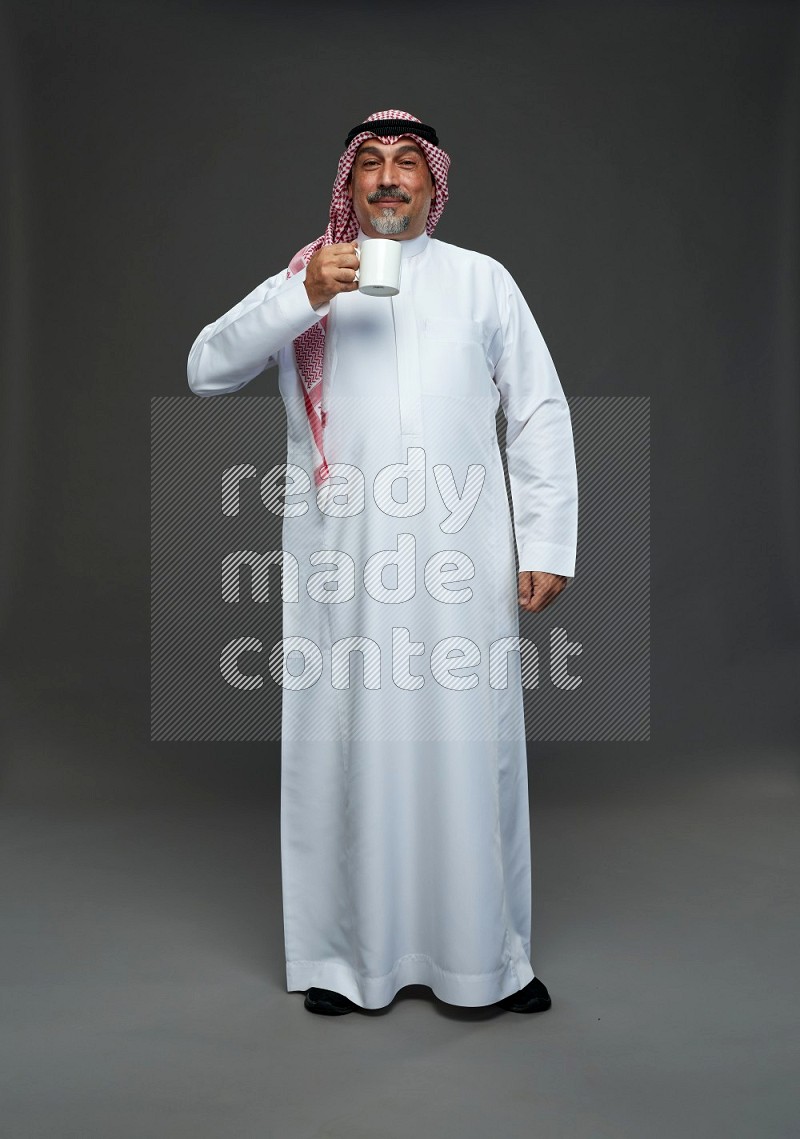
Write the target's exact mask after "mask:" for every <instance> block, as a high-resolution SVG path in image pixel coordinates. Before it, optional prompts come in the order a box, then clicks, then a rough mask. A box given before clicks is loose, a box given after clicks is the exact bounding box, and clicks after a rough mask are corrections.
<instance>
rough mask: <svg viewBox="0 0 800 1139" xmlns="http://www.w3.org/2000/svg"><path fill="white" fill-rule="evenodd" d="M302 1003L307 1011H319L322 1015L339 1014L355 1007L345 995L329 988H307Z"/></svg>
mask: <svg viewBox="0 0 800 1139" xmlns="http://www.w3.org/2000/svg"><path fill="white" fill-rule="evenodd" d="M303 1004H304V1005H305V1007H306V1008H307V1009H308V1011H309V1012H321V1013H322V1015H323V1016H341V1015H342V1013H345V1012H350V1011H351V1010H352V1009H353V1008H354V1007H355V1006H354V1004H353V1002H352V1001H350V1000H348V999H347V997H343V996H342V994H341V993H334V992H333V991H332V990H331V989H309V990H308V992H307V993H306V999H305V1000H304V1001H303Z"/></svg>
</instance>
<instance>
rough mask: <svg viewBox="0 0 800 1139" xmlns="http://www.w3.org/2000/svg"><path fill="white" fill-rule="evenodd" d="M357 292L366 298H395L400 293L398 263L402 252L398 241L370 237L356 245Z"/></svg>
mask: <svg viewBox="0 0 800 1139" xmlns="http://www.w3.org/2000/svg"><path fill="white" fill-rule="evenodd" d="M356 256H357V257H358V269H356V280H357V281H358V291H359V292H360V293H365V294H366V295H367V296H368V297H396V296H397V294H398V293H399V292H400V262H401V261H402V257H403V251H402V249H401V248H400V242H399V241H389V240H388V239H387V238H383V237H371V238H370V239H369V241H364V242H362V243H361V245H356Z"/></svg>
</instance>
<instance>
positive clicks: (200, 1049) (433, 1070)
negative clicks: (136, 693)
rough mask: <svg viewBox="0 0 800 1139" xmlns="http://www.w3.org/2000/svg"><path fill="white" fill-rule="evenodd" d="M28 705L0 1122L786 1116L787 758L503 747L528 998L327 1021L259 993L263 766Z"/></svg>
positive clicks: (268, 816) (535, 1122) (412, 1122)
mask: <svg viewBox="0 0 800 1139" xmlns="http://www.w3.org/2000/svg"><path fill="white" fill-rule="evenodd" d="M49 707H50V710H51V718H50V720H49V721H48V722H44V721H43V720H42V719H41V718H37V717H35V716H33V715H32V712H33V710H34V709H33V706H31V707H28V708H25V706H24V703H23V705H22V706H20V705H19V703H18V704H17V708H18V716H17V718H16V719H15V720H14V721H13V722H10V723H7V725H6V744H7V748H8V750H7V756H6V758H7V765H6V770H5V776H4V779H5V807H4V812H3V814H4V817H3V825H2V878H3V881H2V908H3V915H4V920H3V947H2V962H1V964H2V1007H3V1013H2V1026H3V1027H2V1032H3V1055H2V1062H1V1063H0V1082H1V1086H2V1105H3V1106H2V1119H3V1123H2V1127H0V1130H2V1134H3V1135H4V1136H7V1137H8V1139H39V1137H43V1139H44V1137H48V1139H49V1137H58V1139H66V1137H69V1139H72V1137H75V1139H109V1137H111V1136H113V1137H114V1139H161V1137H163V1139H182V1137H184V1136H186V1137H187V1139H188V1137H191V1139H212V1137H213V1139H269V1137H273V1136H274V1137H275V1139H312V1137H320V1139H322V1137H328V1139H333V1137H338V1136H341V1137H345V1136H346V1137H348V1139H367V1137H369V1139H374V1137H381V1139H407V1136H409V1135H411V1134H416V1135H419V1136H421V1137H428V1136H430V1137H437V1139H440V1137H441V1139H446V1137H450V1136H453V1137H455V1136H458V1137H459V1139H471V1137H473V1136H475V1137H477V1136H481V1137H484V1136H487V1135H492V1136H501V1137H503V1139H515V1137H517V1136H519V1137H520V1139H521V1137H523V1136H525V1137H528V1136H531V1135H533V1136H544V1137H548V1139H550V1137H553V1139H555V1137H562V1136H563V1137H565V1139H605V1137H608V1139H628V1137H630V1139H644V1137H656V1139H660V1137H662V1136H663V1137H664V1139H677V1137H685V1136H688V1137H692V1139H694V1137H702V1139H712V1137H716V1136H720V1137H725V1139H737V1137H742V1139H745V1137H746V1139H754V1137H757V1139H771V1137H778V1136H780V1137H781V1139H787V1137H789V1136H794V1135H797V1134H798V1130H799V1125H798V1121H797V1116H798V1101H797V1095H796V1092H795V1091H794V1086H793V1085H794V1078H793V1076H792V1072H793V1071H794V1070H795V1069H796V1066H797V1061H798V1055H797V1051H796V1046H795V1041H796V1036H797V1009H798V1001H797V984H796V977H795V973H796V961H797V940H798V939H797V916H796V905H795V897H794V879H795V875H793V874H792V871H793V870H794V868H795V867H796V865H797V861H796V858H797V848H798V845H800V842H799V840H798V833H797V827H796V815H797V806H798V801H800V795H799V791H800V780H799V779H798V773H797V766H796V760H795V757H794V756H792V755H791V754H790V752H788V751H786V750H780V749H778V750H776V751H775V752H774V753H772V754H764V753H760V754H757V755H756V754H754V753H750V754H748V753H742V754H733V753H731V754H728V753H719V752H711V753H708V754H703V755H695V756H687V755H683V756H680V757H678V756H667V755H660V756H659V755H658V753H657V752H656V751H655V750H654V748H653V746H652V745H626V744H620V745H605V747H604V748H603V749H599V750H598V748H584V749H579V748H573V749H571V750H570V749H566V748H563V747H552V746H550V747H543V746H541V747H539V746H537V745H534V744H531V745H530V753H531V804H532V833H533V870H534V922H535V928H534V947H535V948H534V968H535V970H536V972H537V973H539V974H540V975H541V976H542V978H543V980H544V981H545V983H546V984H547V985H548V986H549V988H550V990H551V993H552V996H553V1007H552V1009H551V1010H550V1011H549V1012H547V1013H543V1014H539V1015H536V1016H520V1015H515V1014H512V1013H505V1012H501V1011H500V1010H497V1009H491V1010H461V1009H455V1008H452V1007H450V1006H447V1005H444V1004H442V1003H441V1002H439V1001H436V1000H434V999H433V998H432V996H431V994H430V992H429V990H427V989H423V988H419V987H409V988H407V989H404V990H402V991H401V993H400V994H399V995H398V997H397V998H396V1000H395V1001H394V1003H393V1004H392V1005H391V1006H390V1008H389V1010H388V1011H385V1012H383V1011H382V1012H378V1013H352V1014H350V1015H349V1016H345V1017H337V1018H325V1017H318V1016H312V1015H311V1014H309V1013H307V1012H306V1011H305V1010H304V1009H303V1007H302V1001H303V997H302V995H301V994H299V993H291V994H289V993H287V992H286V991H285V987H284V974H283V956H282V953H283V944H282V933H283V931H282V917H281V902H280V865H279V857H278V856H279V829H278V824H279V814H278V800H277V789H278V777H279V771H278V766H277V763H276V762H275V761H274V759H273V758H270V757H268V756H266V757H265V755H264V753H263V751H258V750H257V749H254V748H252V747H250V746H249V745H238V746H236V745H231V746H229V747H227V746H221V745H174V746H173V745H161V746H158V745H152V744H149V743H148V742H147V726H146V724H140V725H137V727H139V728H141V737H140V739H139V740H138V741H137V740H136V739H135V738H132V734H131V732H130V724H129V723H126V721H125V712H124V709H122V708H121V707H120V708H114V707H113V704H112V705H109V706H107V707H105V708H103V709H95V712H94V715H93V718H92V721H91V724H89V723H88V721H86V720H85V719H82V718H81V716H79V715H77V714H75V712H74V709H71V708H70V706H69V704H68V702H64V703H63V706H61V707H59V701H58V698H57V694H53V695H52V697H51V699H50V701H49ZM120 725H124V726H125V729H126V730H124V731H123V730H122V729H121V727H120ZM134 735H135V733H134ZM90 751H91V753H92V756H93V761H92V763H87V762H86V756H87V754H88V753H89V752H90ZM599 752H601V753H602V754H599ZM137 753H141V762H140V763H139V764H138V766H137V763H136V756H137ZM212 753H213V754H212ZM245 753H246V754H245ZM98 756H100V757H102V762H98ZM254 756H255V757H256V763H257V764H258V770H257V769H256V767H255V766H253V763H254V760H253V757H254ZM259 761H260V762H259ZM20 772H24V773H25V779H21V778H20Z"/></svg>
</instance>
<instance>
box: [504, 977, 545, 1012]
mask: <svg viewBox="0 0 800 1139" xmlns="http://www.w3.org/2000/svg"><path fill="white" fill-rule="evenodd" d="M495 1004H496V1005H498V1006H499V1007H500V1008H504V1009H508V1011H509V1012H544V1010H545V1009H548V1008H550V1005H551V1004H552V1001H551V1000H550V994H549V993H548V991H547V989H546V988H545V987H544V985H543V984H542V982H541V981H540V980H539V978H538V977H534V978H533V980H532V981H530V982H529V983H528V984H527V985H526V986H525V988H524V989H520V990H519V992H518V993H512V994H511V996H510V997H503V999H502V1000H501V1001H495Z"/></svg>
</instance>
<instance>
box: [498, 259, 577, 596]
mask: <svg viewBox="0 0 800 1139" xmlns="http://www.w3.org/2000/svg"><path fill="white" fill-rule="evenodd" d="M502 279H503V285H502V288H501V290H500V295H499V296H498V303H499V306H500V314H501V338H502V351H501V353H500V356H499V359H498V360H497V363H496V366H495V372H494V381H495V383H496V385H497V387H498V389H499V391H500V400H501V404H502V407H503V411H504V413H505V416H506V420H507V427H506V459H507V462H508V476H509V483H510V486H511V499H512V504H513V507H514V532H515V538H516V545H517V554H518V556H519V569H520V571H522V570H544V571H546V572H548V573H555V574H561V575H563V576H564V577H567V578H568V579H569V581H572V579H573V577H574V574H575V554H576V547H577V537H578V479H577V471H576V467H575V450H574V444H573V438H572V422H571V419H570V413H569V404H568V403H567V400H566V397H565V395H564V392H563V389H562V387H561V383H560V381H559V379H558V374H557V372H556V369H555V365H554V364H553V360H552V358H551V356H550V353H549V351H548V349H547V345H546V344H545V342H544V337H543V336H542V334H541V332H540V331H539V326H538V325H537V323H536V321H535V320H534V318H533V314H532V313H531V311H530V309H529V308H528V305H527V304H526V302H525V298H524V297H523V295H522V293H521V292H520V290H519V288H518V286H517V284H516V282H515V281H514V280H513V278H512V277H511V275H510V274H509V273H508V271H507V270H505V269H504V270H503V278H502Z"/></svg>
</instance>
